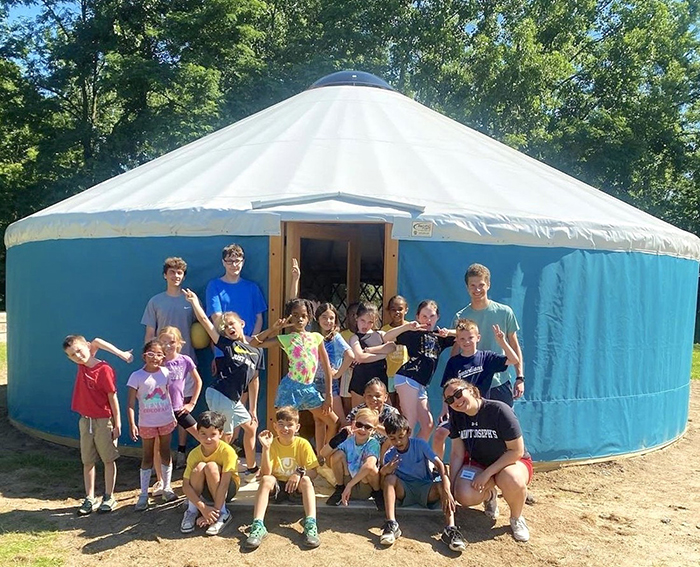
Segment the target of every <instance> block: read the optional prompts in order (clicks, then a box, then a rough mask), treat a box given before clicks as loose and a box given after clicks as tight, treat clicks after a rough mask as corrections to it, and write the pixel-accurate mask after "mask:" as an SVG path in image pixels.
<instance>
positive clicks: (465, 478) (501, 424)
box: [443, 378, 532, 541]
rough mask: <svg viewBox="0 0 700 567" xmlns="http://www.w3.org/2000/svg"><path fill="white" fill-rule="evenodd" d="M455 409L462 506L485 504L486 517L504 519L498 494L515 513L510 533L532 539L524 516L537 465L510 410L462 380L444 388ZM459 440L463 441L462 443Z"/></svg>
mask: <svg viewBox="0 0 700 567" xmlns="http://www.w3.org/2000/svg"><path fill="white" fill-rule="evenodd" d="M443 396H444V399H445V403H446V404H447V405H448V407H449V414H450V437H451V438H452V439H453V440H454V441H453V442H452V451H451V453H450V465H451V466H450V477H451V478H450V480H451V481H452V486H453V490H454V496H455V500H456V501H457V502H459V503H460V504H461V505H462V506H474V505H476V504H480V503H482V502H483V504H484V513H485V514H486V515H487V516H488V517H489V518H492V519H496V517H498V499H497V495H498V492H497V490H496V487H498V488H500V489H501V492H502V493H503V498H504V499H505V501H506V502H507V503H508V506H509V507H510V527H511V529H512V530H513V537H514V538H515V539H516V540H517V541H527V540H528V539H530V532H529V531H528V529H527V524H526V523H525V518H523V516H522V512H523V506H524V505H525V497H526V496H527V485H528V483H529V482H530V480H532V459H531V458H530V454H529V453H528V452H527V450H526V449H525V444H524V442H523V434H522V430H521V429H520V423H519V422H518V418H517V417H516V416H515V413H514V412H513V410H512V409H511V408H510V407H508V405H507V404H504V403H503V402H499V401H496V400H484V399H482V397H481V394H480V393H479V390H478V388H476V386H474V385H472V384H469V383H467V382H465V381H464V380H460V379H458V378H456V379H453V380H449V381H448V382H447V383H446V384H445V386H444V388H443ZM457 439H461V440H462V442H461V443H460V442H459V441H457Z"/></svg>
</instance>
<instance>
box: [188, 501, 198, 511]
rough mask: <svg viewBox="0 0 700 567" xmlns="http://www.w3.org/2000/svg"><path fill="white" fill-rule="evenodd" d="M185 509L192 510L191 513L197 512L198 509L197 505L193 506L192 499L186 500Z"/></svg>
mask: <svg viewBox="0 0 700 567" xmlns="http://www.w3.org/2000/svg"><path fill="white" fill-rule="evenodd" d="M187 511H188V512H192V513H193V514H199V509H198V508H197V506H195V504H194V502H192V500H188V501H187Z"/></svg>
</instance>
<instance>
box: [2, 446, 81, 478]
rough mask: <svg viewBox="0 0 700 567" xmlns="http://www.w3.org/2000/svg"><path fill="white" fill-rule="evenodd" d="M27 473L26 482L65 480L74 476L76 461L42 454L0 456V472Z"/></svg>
mask: <svg viewBox="0 0 700 567" xmlns="http://www.w3.org/2000/svg"><path fill="white" fill-rule="evenodd" d="M22 470H25V471H27V472H28V473H30V474H28V475H27V476H28V477H29V478H28V479H26V480H30V479H31V480H34V481H35V482H37V483H39V484H42V483H43V482H44V481H46V480H50V479H54V480H55V479H57V478H63V479H65V478H67V477H70V476H73V475H75V474H76V470H78V469H76V461H75V459H72V458H63V457H55V456H52V455H46V454H42V453H8V454H5V455H2V456H0V472H7V473H9V472H11V473H13V474H17V473H20V472H21V471H22Z"/></svg>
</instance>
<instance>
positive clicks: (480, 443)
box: [449, 400, 530, 467]
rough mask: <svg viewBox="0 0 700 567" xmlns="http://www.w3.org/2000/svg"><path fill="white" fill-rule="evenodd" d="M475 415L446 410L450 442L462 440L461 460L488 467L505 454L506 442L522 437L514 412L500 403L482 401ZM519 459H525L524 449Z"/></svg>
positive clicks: (527, 456)
mask: <svg viewBox="0 0 700 567" xmlns="http://www.w3.org/2000/svg"><path fill="white" fill-rule="evenodd" d="M482 402H483V404H482V406H481V408H479V411H478V412H477V414H476V415H467V414H466V413H462V412H459V411H454V410H453V409H452V408H450V412H449V413H450V438H451V439H462V441H463V442H464V450H465V456H466V454H469V456H470V457H471V460H472V461H475V462H476V463H478V464H480V465H483V466H485V467H488V466H490V465H492V464H493V463H495V462H496V461H497V460H498V459H499V458H500V457H501V455H503V453H505V452H506V441H513V440H514V439H517V438H518V437H522V435H523V433H522V430H521V429H520V423H519V422H518V418H517V417H516V416H515V412H514V411H513V410H512V408H510V407H509V406H508V404H504V403H503V402H499V401H497V400H482ZM523 457H526V458H529V457H530V453H528V452H527V449H525V453H524V455H523Z"/></svg>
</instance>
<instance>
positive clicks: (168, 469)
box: [160, 462, 173, 492]
mask: <svg viewBox="0 0 700 567" xmlns="http://www.w3.org/2000/svg"><path fill="white" fill-rule="evenodd" d="M160 474H162V475H163V490H164V491H166V490H167V491H168V492H172V488H171V487H170V481H171V479H172V477H173V464H172V462H171V463H170V464H168V465H163V464H161V465H160Z"/></svg>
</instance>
